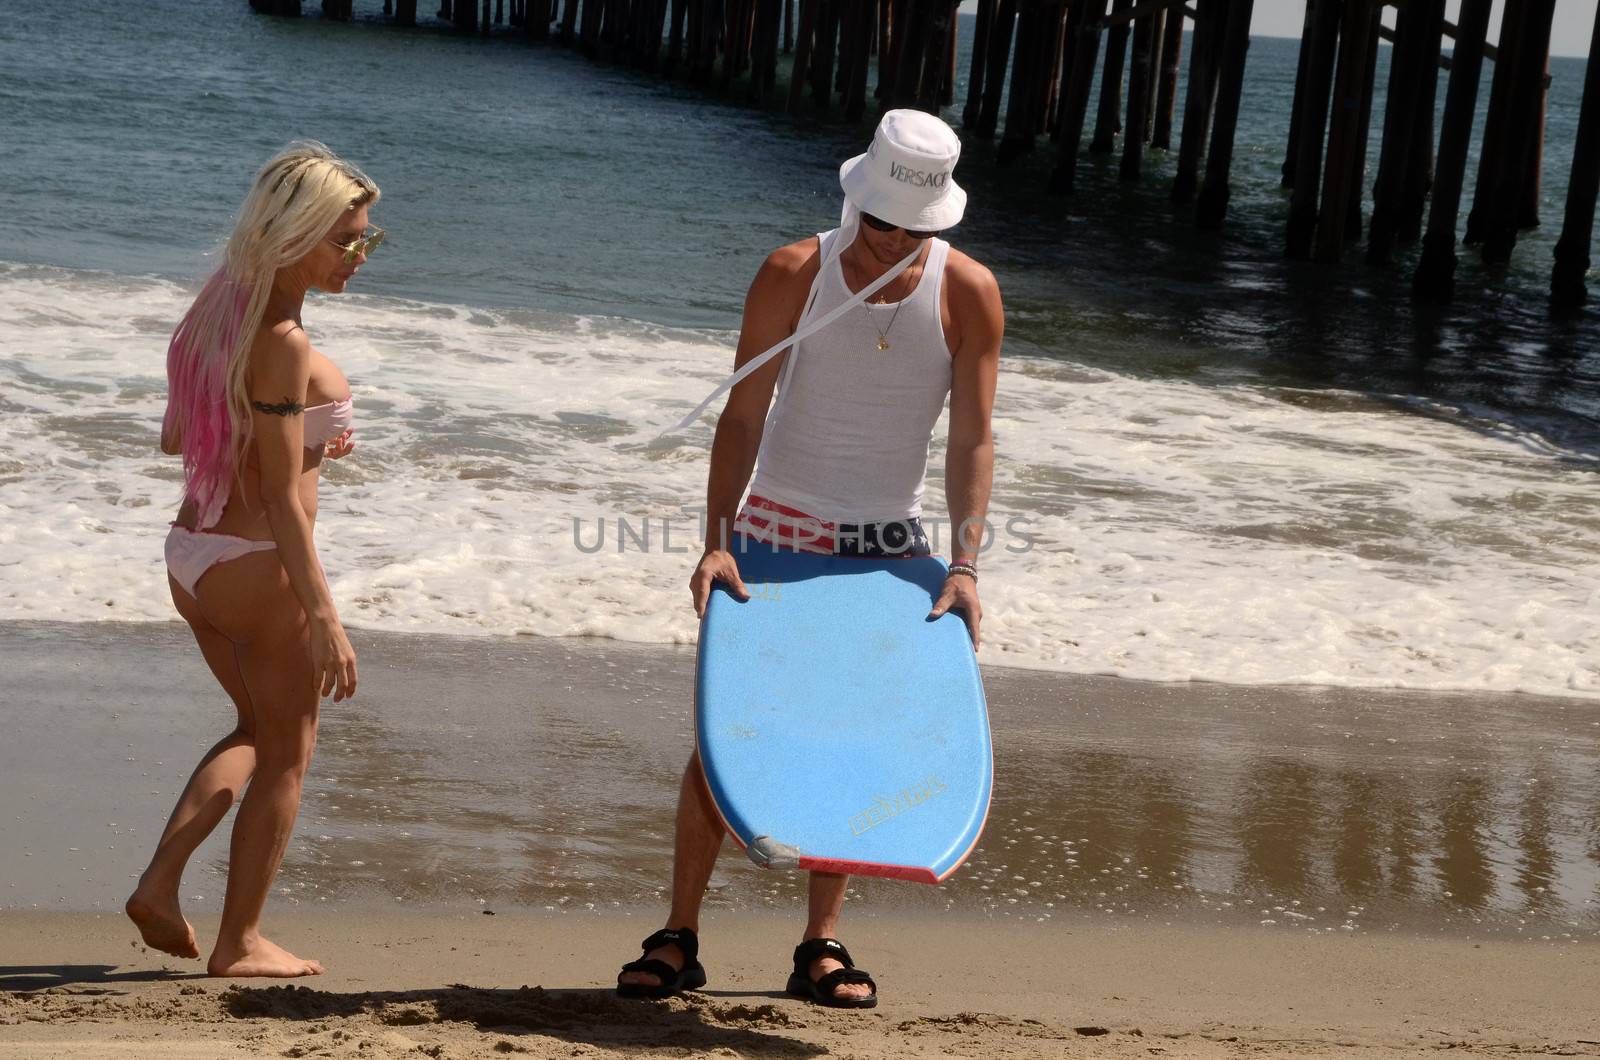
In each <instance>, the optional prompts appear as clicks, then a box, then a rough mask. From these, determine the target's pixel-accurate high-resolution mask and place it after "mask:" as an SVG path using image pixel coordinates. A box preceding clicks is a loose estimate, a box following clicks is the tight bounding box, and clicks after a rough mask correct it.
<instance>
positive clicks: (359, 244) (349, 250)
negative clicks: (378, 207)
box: [328, 225, 384, 265]
mask: <svg viewBox="0 0 1600 1060" xmlns="http://www.w3.org/2000/svg"><path fill="white" fill-rule="evenodd" d="M383 236H384V231H383V229H381V228H378V227H377V226H376V225H374V226H373V227H372V228H369V229H367V231H365V232H363V233H362V234H361V235H359V236H356V237H355V238H354V239H352V240H350V241H349V242H348V243H341V242H339V241H338V240H336V239H330V240H328V242H330V243H332V244H333V245H334V246H336V247H338V248H339V249H340V250H342V251H344V263H345V264H346V265H348V264H350V263H351V262H352V261H355V260H356V258H358V257H360V256H361V255H363V254H371V253H372V252H373V250H375V249H376V248H378V247H379V246H381V245H382V244H383Z"/></svg>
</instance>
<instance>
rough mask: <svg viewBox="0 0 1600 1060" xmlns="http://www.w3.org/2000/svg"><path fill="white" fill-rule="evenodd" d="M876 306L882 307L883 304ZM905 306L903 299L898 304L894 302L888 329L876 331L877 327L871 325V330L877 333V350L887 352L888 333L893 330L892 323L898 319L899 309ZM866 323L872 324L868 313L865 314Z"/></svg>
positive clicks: (870, 315)
mask: <svg viewBox="0 0 1600 1060" xmlns="http://www.w3.org/2000/svg"><path fill="white" fill-rule="evenodd" d="M878 304H879V305H882V304H883V303H882V302H879V303H878ZM905 304H906V300H905V299H904V298H902V299H900V301H898V302H896V303H895V304H894V315H893V316H891V317H890V318H889V326H888V327H886V328H884V329H882V330H881V331H880V330H879V329H878V325H876V324H872V330H873V331H877V332H878V349H879V350H887V349H888V348H889V332H891V331H893V330H894V322H895V321H896V320H899V319H900V307H901V306H903V305H905ZM867 322H868V323H869V324H870V323H872V314H871V313H870V312H869V313H867Z"/></svg>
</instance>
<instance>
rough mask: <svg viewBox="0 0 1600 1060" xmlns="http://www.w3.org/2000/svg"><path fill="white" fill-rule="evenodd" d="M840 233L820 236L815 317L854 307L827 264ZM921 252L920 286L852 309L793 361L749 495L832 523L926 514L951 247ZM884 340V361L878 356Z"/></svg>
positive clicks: (946, 361)
mask: <svg viewBox="0 0 1600 1060" xmlns="http://www.w3.org/2000/svg"><path fill="white" fill-rule="evenodd" d="M838 234H839V233H838V230H837V229H835V230H834V231H832V232H825V233H823V234H822V235H820V236H818V237H817V238H818V239H819V240H820V242H821V248H822V261H823V266H822V270H821V272H820V273H819V274H818V276H817V278H816V281H815V289H816V291H817V295H816V302H815V305H814V308H813V310H812V313H813V314H815V315H820V314H822V313H826V312H827V311H829V310H830V309H833V308H834V307H836V306H838V305H840V304H842V303H843V302H845V301H846V300H847V299H849V298H850V289H849V288H848V287H847V286H845V282H844V272H843V270H842V269H841V267H840V264H839V261H838V258H837V257H835V258H834V259H833V260H831V261H830V260H829V257H828V251H829V249H830V248H831V245H832V241H833V240H834V239H836V238H838ZM929 242H931V243H932V246H931V247H930V248H929V250H928V255H927V258H926V260H925V262H924V267H923V270H922V275H921V277H919V278H918V280H917V286H916V287H915V288H913V289H912V291H911V293H910V294H909V295H907V296H906V297H905V299H904V300H902V301H901V302H898V303H895V302H890V303H888V304H885V305H873V304H871V303H865V304H863V305H860V306H858V307H857V308H855V309H853V310H851V311H849V312H848V313H846V314H845V315H844V316H843V317H841V318H840V319H839V320H837V321H835V322H834V323H833V324H831V325H829V326H828V327H826V328H824V329H823V330H821V331H819V332H817V333H816V334H815V335H812V336H811V337H810V338H807V339H802V340H801V341H800V344H799V345H798V346H797V347H795V348H794V349H791V350H790V351H789V354H788V359H787V360H786V361H785V363H784V369H783V374H782V376H781V377H780V378H779V381H778V396H777V400H776V401H774V402H773V405H772V411H771V412H769V413H768V414H767V424H766V429H765V432H764V433H763V435H762V439H761V449H760V452H759V453H758V454H757V456H756V472H755V480H754V481H753V482H752V483H751V486H750V492H751V493H752V494H757V495H760V496H762V497H766V498H768V499H770V500H774V501H777V502H778V503H780V504H785V505H788V506H789V507H791V508H797V509H799V510H801V511H803V512H806V513H807V514H809V515H812V516H815V517H816V518H818V519H823V520H827V521H829V522H835V523H880V522H888V521H891V520H895V519H908V518H916V517H919V516H921V515H922V495H923V492H924V489H925V488H926V483H925V476H926V474H927V469H928V443H929V441H930V440H931V438H932V436H933V426H934V424H935V423H936V422H937V421H938V419H939V413H940V412H941V411H943V409H944V403H945V399H946V398H947V397H948V396H949V394H950V348H949V346H948V345H947V344H946V342H945V337H944V325H943V324H942V323H941V321H940V312H939V306H940V297H941V291H942V288H943V285H944V264H945V259H946V258H947V257H948V256H949V252H950V244H949V243H946V242H945V241H944V240H942V239H937V238H936V239H932V240H930V241H929ZM897 310H898V312H899V316H896V315H895V313H896V311H897ZM891 321H893V323H892V324H891ZM880 335H881V336H882V337H883V338H884V340H885V341H887V342H888V344H889V348H888V349H886V350H880V349H879V348H878V340H879V337H880Z"/></svg>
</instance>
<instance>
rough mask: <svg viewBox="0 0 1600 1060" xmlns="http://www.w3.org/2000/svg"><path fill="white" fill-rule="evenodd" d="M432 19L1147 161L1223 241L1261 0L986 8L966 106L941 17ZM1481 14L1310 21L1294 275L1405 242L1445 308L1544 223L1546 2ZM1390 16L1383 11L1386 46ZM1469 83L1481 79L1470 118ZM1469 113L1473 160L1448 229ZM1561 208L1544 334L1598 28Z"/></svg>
mask: <svg viewBox="0 0 1600 1060" xmlns="http://www.w3.org/2000/svg"><path fill="white" fill-rule="evenodd" d="M438 2H439V4H440V7H439V9H438V11H437V17H438V18H440V19H442V20H444V21H445V22H447V23H449V24H451V25H453V26H454V27H455V28H456V29H457V30H458V31H460V32H463V33H480V34H489V33H491V32H493V27H496V26H500V27H507V28H506V29H504V30H502V31H501V32H513V31H514V32H519V33H522V34H525V35H526V36H527V37H528V38H530V39H532V40H535V41H548V42H551V43H552V44H559V45H565V46H569V47H574V48H577V49H580V50H581V51H582V52H583V53H585V54H587V55H590V56H592V57H595V58H597V59H603V60H607V61H612V62H619V63H626V64H629V65H632V66H635V67H638V68H640V69H642V70H647V71H652V72H654V73H656V74H657V75H658V76H662V77H674V78H682V79H686V80H688V81H690V82H692V83H694V84H697V85H702V86H704V87H705V88H706V89H707V90H708V91H715V92H720V93H725V94H734V95H742V96H744V97H746V98H748V99H749V100H750V101H751V102H752V103H754V104H756V105H761V106H771V107H782V108H785V109H787V110H788V111H789V112H791V113H796V114H798V113H802V112H805V113H810V114H830V115H838V116H839V117H840V118H842V119H843V120H845V121H848V122H856V121H860V120H861V119H862V118H863V117H864V116H866V115H868V112H869V102H868V101H869V94H870V99H871V102H872V107H871V111H872V113H873V114H876V113H877V112H878V111H881V110H883V109H888V108H891V107H917V108H921V109H924V110H928V111H932V112H935V113H939V112H942V111H944V110H945V108H957V113H958V114H959V119H958V120H959V123H960V125H961V126H962V128H963V130H964V131H965V132H966V133H967V135H968V136H969V137H971V138H974V139H976V140H980V141H996V140H998V142H996V143H995V145H994V147H993V150H994V155H995V158H996V160H997V161H998V162H999V163H1000V164H1001V165H1004V164H1006V163H1009V162H1012V161H1014V160H1016V159H1018V158H1020V157H1021V156H1023V155H1026V154H1030V153H1033V152H1036V151H1040V150H1047V151H1050V152H1053V156H1051V157H1052V162H1053V165H1052V166H1051V167H1050V177H1049V179H1048V189H1046V188H1041V189H1040V190H1041V192H1044V191H1046V190H1048V191H1049V192H1051V193H1053V194H1057V195H1071V194H1073V192H1074V190H1075V186H1076V176H1077V169H1078V165H1079V161H1080V159H1081V158H1082V157H1083V156H1084V155H1085V154H1087V153H1099V154H1111V153H1114V152H1117V151H1118V150H1119V149H1120V159H1119V175H1120V178H1121V179H1122V180H1124V181H1130V182H1133V181H1141V180H1145V179H1148V178H1147V177H1146V175H1145V159H1146V152H1147V151H1149V150H1158V151H1170V150H1173V149H1174V146H1176V152H1177V164H1176V172H1175V176H1174V178H1173V180H1172V186H1171V197H1172V200H1173V201H1174V202H1175V203H1177V204H1179V205H1180V206H1185V207H1190V208H1191V209H1192V214H1193V221H1194V223H1195V224H1196V225H1197V226H1198V227H1200V228H1203V229H1217V228H1220V227H1222V226H1223V225H1224V224H1225V223H1226V219H1227V215H1228V211H1229V197H1230V194H1229V193H1230V170H1231V168H1232V163H1233V150H1234V139H1235V133H1236V131H1237V128H1238V123H1239V110H1240V104H1241V99H1242V97H1243V90H1244V85H1245V78H1246V76H1247V74H1248V63H1247V59H1248V56H1249V49H1250V19H1251V15H1252V12H1253V9H1254V5H1255V0H979V2H978V10H977V16H976V25H975V35H974V40H973V50H972V55H971V65H970V67H969V70H968V87H967V95H966V98H965V99H964V100H957V98H956V80H957V77H956V73H957V71H956V3H955V0H438ZM1268 2H1270V0H1268ZM250 3H251V6H252V7H253V8H255V9H256V10H257V11H261V12H264V13H269V14H278V15H298V14H300V13H301V9H302V0H250ZM320 3H321V5H322V13H323V16H324V17H326V18H331V19H341V20H349V19H350V18H351V0H320ZM429 6H431V2H430V4H429ZM1491 7H1492V0H1461V6H1460V12H1459V16H1458V20H1457V21H1456V22H1455V23H1452V22H1450V21H1448V20H1447V19H1446V17H1445V0H1387V2H1385V0H1308V3H1307V10H1306V18H1305V26H1304V33H1303V36H1302V39H1301V42H1300V56H1299V64H1298V69H1297V72H1296V77H1295V88H1294V99H1293V103H1292V110H1291V120H1290V128H1289V134H1288V143H1287V144H1286V145H1285V151H1284V163H1283V184H1284V187H1285V188H1286V189H1288V190H1289V208H1288V216H1287V221H1286V223H1285V230H1284V241H1283V253H1284V255H1285V256H1286V257H1288V258H1294V259H1303V260H1306V261H1312V262H1320V263H1325V264H1330V265H1331V264H1334V263H1339V262H1343V261H1346V260H1348V259H1349V258H1351V257H1352V256H1354V255H1355V254H1356V253H1358V252H1359V245H1360V244H1361V243H1362V241H1363V238H1364V239H1365V250H1364V253H1362V257H1364V259H1365V261H1366V263H1367V264H1368V265H1370V266H1373V267H1379V268H1394V267H1395V265H1394V262H1395V260H1396V248H1397V247H1401V246H1405V245H1408V244H1416V243H1418V242H1419V241H1420V244H1421V246H1420V252H1419V253H1418V254H1416V255H1412V256H1410V257H1411V258H1412V259H1413V260H1414V261H1415V266H1414V270H1413V272H1412V276H1411V288H1412V293H1413V296H1414V298H1416V299H1417V300H1418V301H1422V302H1434V303H1442V302H1448V301H1449V300H1450V299H1451V298H1452V297H1453V294H1454V290H1455V273H1456V267H1457V262H1458V253H1459V248H1460V247H1461V246H1463V245H1465V246H1470V247H1473V248H1475V249H1476V250H1477V252H1478V253H1479V254H1480V255H1481V256H1482V258H1483V260H1484V261H1485V262H1486V263H1487V264H1489V265H1491V266H1499V265H1504V264H1505V263H1506V262H1508V261H1509V260H1510V259H1511V257H1512V256H1513V254H1514V253H1515V252H1516V245H1517V241H1518V237H1519V234H1520V233H1521V232H1524V231H1526V230H1528V229H1529V228H1532V227H1535V226H1537V225H1539V224H1540V221H1541V218H1540V217H1539V214H1538V203H1539V201H1540V198H1539V193H1540V185H1541V181H1542V177H1543V157H1544V148H1545V142H1544V133H1545V121H1544V119H1545V100H1546V96H1547V93H1548V88H1549V84H1550V78H1549V59H1550V38H1551V26H1552V22H1553V18H1554V13H1555V0H1506V2H1505V5H1504V12H1503V15H1502V19H1501V23H1500V26H1499V38H1498V39H1499V46H1498V47H1494V46H1490V45H1489V44H1488V43H1487V41H1488V38H1489V36H1490V33H1489V31H1490V28H1491V27H1490V14H1491ZM1385 8H1388V9H1392V10H1393V12H1394V29H1393V30H1392V31H1391V30H1390V29H1388V28H1387V27H1386V26H1385V25H1384V24H1383V21H1382V17H1383V14H1384V9H1385ZM384 14H385V15H386V16H388V17H389V18H391V19H392V20H393V21H394V22H395V23H397V24H399V25H404V26H414V25H416V23H417V17H418V10H417V0H385V2H384ZM1186 28H1187V29H1189V30H1190V31H1191V32H1190V33H1189V34H1188V36H1187V41H1186V38H1185V33H1184V30H1185V29H1186ZM1446 38H1449V39H1450V40H1451V41H1452V44H1451V46H1450V54H1448V55H1446V54H1445V48H1446V45H1445V40H1446ZM1380 40H1389V41H1390V42H1392V44H1393V51H1392V54H1391V59H1390V66H1389V74H1388V84H1387V92H1386V95H1385V98H1386V100H1387V102H1386V104H1385V106H1384V112H1383V114H1381V115H1378V116H1377V120H1378V121H1380V122H1381V128H1382V136H1381V147H1380V149H1379V154H1378V158H1377V159H1376V160H1369V159H1368V158H1367V157H1366V148H1367V143H1368V139H1369V137H1368V130H1369V128H1370V127H1371V122H1372V121H1373V119H1374V115H1373V113H1372V111H1373V96H1374V88H1375V83H1374V82H1375V80H1376V77H1375V73H1376V60H1377V54H1378V48H1379V41H1380ZM1186 43H1187V45H1188V47H1187V54H1185V44H1186ZM1184 63H1187V64H1188V66H1187V78H1186V82H1185V84H1186V89H1185V91H1184V93H1183V98H1182V100H1181V102H1180V100H1179V93H1178V83H1179V74H1180V71H1182V70H1183V64H1184ZM1485 63H1490V64H1492V70H1493V80H1492V87H1491V89H1490V91H1489V93H1488V98H1487V99H1480V98H1479V96H1480V93H1479V91H1478V85H1479V79H1480V77H1481V76H1482V74H1483V72H1484V68H1485V67H1484V64H1485ZM1096 72H1099V73H1100V75H1101V76H1100V79H1099V84H1100V91H1099V93H1098V95H1097V96H1096V95H1095V94H1094V93H1093V87H1094V84H1095V74H1096ZM1441 90H1442V91H1443V92H1444V110H1443V116H1442V119H1441V120H1440V121H1439V122H1438V123H1437V127H1436V122H1435V113H1436V107H1437V103H1438V99H1439V92H1440V91H1441ZM1003 100H1004V102H1005V107H1004V111H1005V113H1004V115H1003V121H1004V124H1003V125H1002V124H1001V122H1002V114H1001V109H1002V107H1001V104H1002V101H1003ZM1091 107H1092V108H1093V116H1092V117H1093V120H1092V123H1091V120H1090V118H1091V115H1090V108H1091ZM1180 108H1181V109H1180ZM1480 109H1481V110H1482V111H1483V112H1484V113H1485V123H1484V136H1483V143H1482V144H1481V146H1480V150H1479V153H1478V157H1479V161H1478V169H1477V172H1476V174H1475V180H1474V183H1473V196H1472V202H1471V203H1470V204H1469V205H1468V207H1467V211H1466V216H1465V218H1464V219H1463V217H1462V213H1463V205H1464V204H1463V201H1462V199H1463V192H1464V189H1465V187H1466V168H1467V163H1468V157H1469V154H1470V153H1471V152H1470V147H1471V137H1472V130H1473V128H1474V123H1475V121H1476V119H1477V116H1478V114H1479V112H1480ZM1174 136H1176V141H1177V142H1176V145H1174V142H1173V140H1174ZM1086 140H1087V142H1085V141H1086ZM1369 163H1371V164H1369ZM1374 170H1375V173H1374V172H1372V171H1374ZM1369 173H1370V174H1371V176H1372V183H1371V199H1370V203H1369V202H1368V200H1367V197H1366V195H1365V190H1366V187H1367V180H1368V176H1369ZM1568 189H1569V190H1568V195H1567V201H1566V204H1565V209H1564V211H1563V217H1562V222H1561V223H1562V229H1561V235H1560V239H1559V241H1558V243H1557V245H1556V249H1555V263H1554V269H1553V272H1552V275H1551V293H1550V306H1551V310H1552V312H1554V313H1557V314H1569V313H1574V312H1578V311H1581V309H1582V308H1583V305H1584V303H1585V300H1586V298H1587V291H1586V288H1585V277H1586V275H1587V272H1588V269H1589V264H1590V248H1591V246H1592V243H1593V235H1594V213H1595V204H1596V197H1597V194H1600V20H1597V25H1596V30H1595V36H1594V39H1593V41H1592V42H1591V45H1590V49H1589V57H1588V67H1587V72H1586V77H1585V83H1584V93H1583V104H1582V110H1581V113H1580V116H1579V122H1578V132H1577V139H1576V142H1575V144H1574V145H1573V153H1572V171H1571V174H1570V180H1569V183H1568ZM1463 220H1464V222H1465V223H1464V224H1463Z"/></svg>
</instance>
